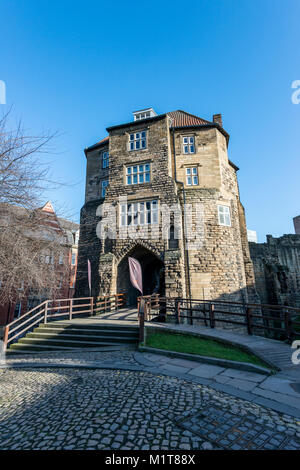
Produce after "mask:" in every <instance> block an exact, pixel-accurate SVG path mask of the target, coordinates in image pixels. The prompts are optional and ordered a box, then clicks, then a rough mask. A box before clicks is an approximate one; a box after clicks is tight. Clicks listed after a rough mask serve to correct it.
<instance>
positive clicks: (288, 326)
mask: <svg viewBox="0 0 300 470" xmlns="http://www.w3.org/2000/svg"><path fill="white" fill-rule="evenodd" d="M284 324H285V332H286V337H287V339H288V340H289V341H291V339H292V329H291V322H290V315H289V311H288V310H287V309H284Z"/></svg>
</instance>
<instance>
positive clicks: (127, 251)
mask: <svg viewBox="0 0 300 470" xmlns="http://www.w3.org/2000/svg"><path fill="white" fill-rule="evenodd" d="M107 131H108V134H109V135H108V136H107V137H106V138H104V139H102V140H101V141H100V142H98V143H96V144H95V145H93V146H91V147H89V148H87V149H85V155H86V159H87V171H86V191H85V204H84V206H83V208H82V210H81V221H80V241H79V254H78V276H77V281H76V296H83V295H88V293H89V287H88V281H87V279H88V276H87V260H88V259H89V260H90V262H91V266H92V293H93V295H94V296H99V295H104V294H109V293H111V294H115V293H121V292H125V293H126V294H127V299H128V304H130V305H134V304H135V302H136V296H137V291H136V290H135V289H134V288H133V287H132V286H131V284H130V282H129V273H128V256H132V257H134V258H136V259H138V260H139V261H140V263H141V265H142V270H143V281H144V294H151V293H153V292H159V293H161V294H165V295H167V296H186V297H188V296H191V297H192V298H193V299H223V300H237V301H243V300H245V301H247V300H251V301H254V300H255V301H257V300H258V298H257V295H256V291H255V288H254V274H253V266H252V262H251V259H250V254H249V247H248V241H247V229H246V222H245V215H244V209H243V206H242V204H241V202H240V197H239V188H238V181H237V171H238V168H237V167H236V165H235V164H234V163H232V162H231V161H230V160H229V159H228V142H229V135H228V133H227V132H226V131H225V129H224V128H223V125H222V117H221V115H220V114H217V115H214V116H213V120H212V121H207V120H205V119H202V118H200V117H197V116H194V115H192V114H189V113H187V112H185V111H181V110H178V111H173V112H168V113H165V114H160V115H157V114H156V113H155V112H154V110H153V109H152V108H148V109H145V110H142V111H137V112H135V113H134V120H133V121H132V122H128V123H125V124H119V125H115V126H112V127H109V128H107ZM168 208H169V215H166V213H167V212H168Z"/></svg>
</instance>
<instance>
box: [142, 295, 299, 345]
mask: <svg viewBox="0 0 300 470" xmlns="http://www.w3.org/2000/svg"><path fill="white" fill-rule="evenodd" d="M138 312H139V324H140V340H141V341H143V339H144V333H143V329H144V321H151V320H157V321H161V322H165V321H167V320H168V321H173V322H174V323H175V324H180V323H188V324H191V325H193V324H194V323H198V324H199V323H200V324H202V325H203V326H207V327H210V328H215V327H216V326H219V325H224V324H225V325H229V326H235V327H240V328H242V327H244V328H245V329H246V331H247V333H248V334H249V335H252V334H253V332H254V331H255V332H258V334H260V333H261V332H263V333H264V334H265V336H269V337H273V338H275V339H287V340H288V341H289V342H292V341H293V339H295V338H297V337H300V308H295V307H289V306H286V305H267V304H250V303H242V302H230V301H223V300H216V301H212V300H202V299H201V300H200V299H192V300H190V299H185V298H179V297H178V298H174V297H162V296H160V295H159V294H155V295H148V296H142V297H139V298H138Z"/></svg>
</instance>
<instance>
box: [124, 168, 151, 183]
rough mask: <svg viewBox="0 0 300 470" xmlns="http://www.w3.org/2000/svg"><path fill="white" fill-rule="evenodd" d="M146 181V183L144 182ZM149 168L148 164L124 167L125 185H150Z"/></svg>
mask: <svg viewBox="0 0 300 470" xmlns="http://www.w3.org/2000/svg"><path fill="white" fill-rule="evenodd" d="M146 179H147V181H146ZM150 181H151V167H150V163H141V164H138V165H130V166H127V167H126V185H128V186H131V185H133V184H143V183H150Z"/></svg>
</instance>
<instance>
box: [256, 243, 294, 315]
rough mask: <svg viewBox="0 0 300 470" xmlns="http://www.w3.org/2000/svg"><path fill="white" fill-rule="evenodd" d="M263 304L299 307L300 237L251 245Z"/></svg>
mask: <svg viewBox="0 0 300 470" xmlns="http://www.w3.org/2000/svg"><path fill="white" fill-rule="evenodd" d="M249 246H250V254H251V259H252V262H253V266H254V273H255V282H256V288H257V291H258V293H259V296H260V298H261V301H262V303H266V304H278V305H290V306H294V307H300V235H283V236H282V237H279V238H274V237H272V236H271V235H267V242H266V243H249Z"/></svg>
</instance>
